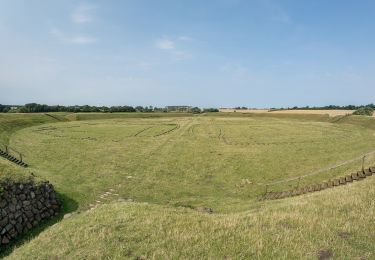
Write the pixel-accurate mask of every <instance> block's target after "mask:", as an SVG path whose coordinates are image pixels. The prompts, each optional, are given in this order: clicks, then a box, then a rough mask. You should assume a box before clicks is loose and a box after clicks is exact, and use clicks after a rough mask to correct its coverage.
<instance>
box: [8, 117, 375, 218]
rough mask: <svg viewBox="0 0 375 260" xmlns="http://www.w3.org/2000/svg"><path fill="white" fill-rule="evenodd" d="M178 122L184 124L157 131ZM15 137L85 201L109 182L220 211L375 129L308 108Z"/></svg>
mask: <svg viewBox="0 0 375 260" xmlns="http://www.w3.org/2000/svg"><path fill="white" fill-rule="evenodd" d="M109 115H111V114H109ZM77 116H79V117H81V115H80V114H77ZM87 116H90V115H87ZM92 116H97V114H93V115H92ZM119 116H121V117H125V116H128V115H127V114H119ZM313 118H315V117H313ZM319 118H320V117H319ZM174 124H179V125H180V128H179V129H177V130H175V131H173V132H171V133H168V134H166V135H162V136H157V137H155V135H157V134H158V133H162V132H164V131H166V130H168V129H172V128H173V127H174ZM151 126H152V128H150V129H148V127H151ZM145 129H146V130H145ZM142 130H145V131H143V132H141V131H142ZM137 133H138V135H137ZM220 133H221V135H222V136H225V141H224V140H223V138H222V137H219V136H220ZM135 135H137V136H135ZM11 141H12V145H13V146H14V147H16V148H17V149H18V150H21V151H23V153H25V154H26V155H27V158H28V159H29V161H28V163H29V164H30V165H31V167H32V168H33V170H34V171H35V173H36V174H37V175H38V176H42V177H43V178H46V179H48V180H50V181H51V182H52V183H53V184H54V185H55V186H56V188H57V189H58V191H59V192H61V193H63V194H65V195H66V196H68V197H70V198H71V199H74V200H76V202H77V203H78V204H79V206H80V207H81V208H83V209H84V208H87V207H88V206H89V204H90V203H93V202H94V201H95V200H97V199H98V196H99V195H100V194H102V193H104V192H105V191H107V190H108V189H110V188H113V189H115V190H116V192H117V193H119V194H120V196H122V197H124V198H131V199H134V200H136V201H146V202H152V203H158V204H169V205H181V206H186V207H199V206H205V207H211V208H214V210H215V211H220V212H233V211H241V210H246V209H249V207H252V206H253V203H254V202H256V200H257V198H258V196H259V195H260V194H262V193H263V192H264V190H265V186H263V185H258V184H259V183H265V182H269V181H273V180H278V179H282V178H286V177H290V176H299V175H301V174H303V173H307V172H310V171H313V170H316V169H320V168H322V167H326V166H328V165H331V164H334V163H336V162H338V161H342V160H347V159H351V158H353V157H355V156H358V155H359V154H362V153H364V152H365V151H368V150H370V149H371V148H372V147H374V146H375V139H374V138H373V135H372V131H369V130H367V129H362V128H358V127H356V126H353V125H344V124H342V125H335V124H329V123H327V122H316V121H311V116H307V117H302V120H301V119H299V120H296V119H294V117H292V118H285V117H284V116H283V117H281V118H274V117H269V116H267V117H259V116H257V117H251V116H249V115H246V116H244V117H233V116H230V117H227V116H225V117H218V116H215V117H209V116H204V117H184V118H175V117H167V118H147V119H144V118H143V119H139V118H117V119H110V120H95V121H92V120H90V121H75V122H69V123H56V124H48V125H44V126H38V127H32V128H27V129H24V130H22V131H19V132H18V133H16V134H14V135H13V138H12V140H11ZM248 142H249V143H248ZM285 142H294V143H293V144H288V143H285ZM264 143H266V144H267V145H264ZM56 147H58V149H56ZM286 150H287V152H285V151H286ZM372 159H373V161H375V157H374V158H372ZM359 164H360V163H359V162H356V163H353V164H351V165H348V166H346V168H345V167H342V168H340V169H338V170H337V171H332V172H331V173H330V174H331V175H330V176H329V177H331V176H335V175H340V176H341V175H343V171H344V172H345V173H347V172H348V171H350V170H358V167H359ZM280 174H284V176H280ZM329 177H327V175H323V174H322V175H319V176H314V177H312V178H308V179H306V180H304V181H303V182H307V183H311V182H313V181H321V180H326V179H327V178H329ZM247 180H248V181H251V182H253V183H252V184H248V183H247ZM72 184H74V185H72ZM301 184H303V183H301ZM292 185H295V183H292ZM275 188H280V189H285V188H288V187H285V185H284V186H281V187H275ZM255 205H256V204H255Z"/></svg>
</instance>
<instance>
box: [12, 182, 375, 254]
mask: <svg viewBox="0 0 375 260" xmlns="http://www.w3.org/2000/svg"><path fill="white" fill-rule="evenodd" d="M374 185H375V177H371V178H369V179H368V180H366V181H362V182H358V183H354V184H351V185H348V186H345V187H338V188H335V189H330V190H325V191H322V192H319V193H315V194H311V195H306V196H300V197H296V198H292V199H286V200H280V201H275V202H266V203H262V204H261V205H259V207H258V208H257V209H256V210H252V211H245V212H241V213H237V214H212V215H210V214H207V213H200V212H196V211H193V210H189V209H184V208H172V207H166V206H157V205H152V204H146V203H133V202H123V201H119V202H113V203H111V204H107V205H103V206H100V207H99V208H97V209H94V210H91V211H87V212H82V213H80V214H77V215H73V216H72V217H70V218H68V219H64V220H62V221H61V222H60V223H58V224H55V225H54V226H51V227H50V228H48V229H47V230H46V231H44V232H43V233H41V234H40V235H39V236H37V237H36V238H34V239H33V240H32V241H30V242H29V243H26V244H25V245H23V246H21V247H20V248H17V249H15V250H14V252H13V253H12V254H11V255H10V256H9V258H8V259H25V258H27V259H50V258H70V259H87V258H95V259H98V258H101V259H104V258H111V259H113V258H116V259H119V258H129V259H136V258H137V257H138V259H153V258H155V259H199V258H211V259H221V258H223V257H225V258H229V259H254V258H255V259H256V258H262V259H317V258H319V259H328V256H332V257H334V259H373V258H374V257H375V255H374V252H375V246H374V243H373V237H374V236H375V227H374V225H373V224H372V222H373V220H374V219H373V216H374V214H375V203H374V200H373V198H374V196H375V189H374V188H373V186H374ZM324 256H327V258H325V257H324ZM142 257H143V258H142Z"/></svg>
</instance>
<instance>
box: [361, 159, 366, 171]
mask: <svg viewBox="0 0 375 260" xmlns="http://www.w3.org/2000/svg"><path fill="white" fill-rule="evenodd" d="M365 159H366V155H365V156H363V159H362V171H364V170H365Z"/></svg>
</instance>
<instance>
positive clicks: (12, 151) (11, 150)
mask: <svg viewBox="0 0 375 260" xmlns="http://www.w3.org/2000/svg"><path fill="white" fill-rule="evenodd" d="M0 150H2V151H3V152H5V153H7V154H9V155H12V156H13V157H15V158H17V159H18V160H20V161H21V162H22V161H23V159H24V158H25V155H24V154H23V153H21V152H19V151H17V150H16V149H14V148H12V147H10V146H9V145H7V144H4V143H0Z"/></svg>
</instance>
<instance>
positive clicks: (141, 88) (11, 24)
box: [0, 0, 375, 108]
mask: <svg viewBox="0 0 375 260" xmlns="http://www.w3.org/2000/svg"><path fill="white" fill-rule="evenodd" d="M374 13H375V1H366V0H361V1H354V0H353V1H349V0H345V1H343V0H337V1H336V0H330V1H326V0H314V1H307V0H279V1H276V0H254V1H251V0H206V1H202V0H200V1H199V0H189V1H187V0H148V1H146V0H123V1H120V0H119V1H114V0H112V1H111V0H107V1H73V0H64V1H63V0H61V1H47V0H23V1H21V0H0V93H1V94H0V103H5V104H23V103H28V102H38V103H46V104H65V105H74V104H91V105H125V104H128V105H153V106H164V105H183V104H187V105H195V106H201V107H211V106H214V107H233V106H248V107H258V108H263V107H287V106H295V105H297V106H304V105H310V106H313V105H317V106H319V105H328V104H337V105H346V104H365V103H371V102H375V95H374V90H375V84H374V83H375V73H374V72H375V70H374V69H375V52H374V51H375V33H374V27H375V16H374V15H373V14H374Z"/></svg>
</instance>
